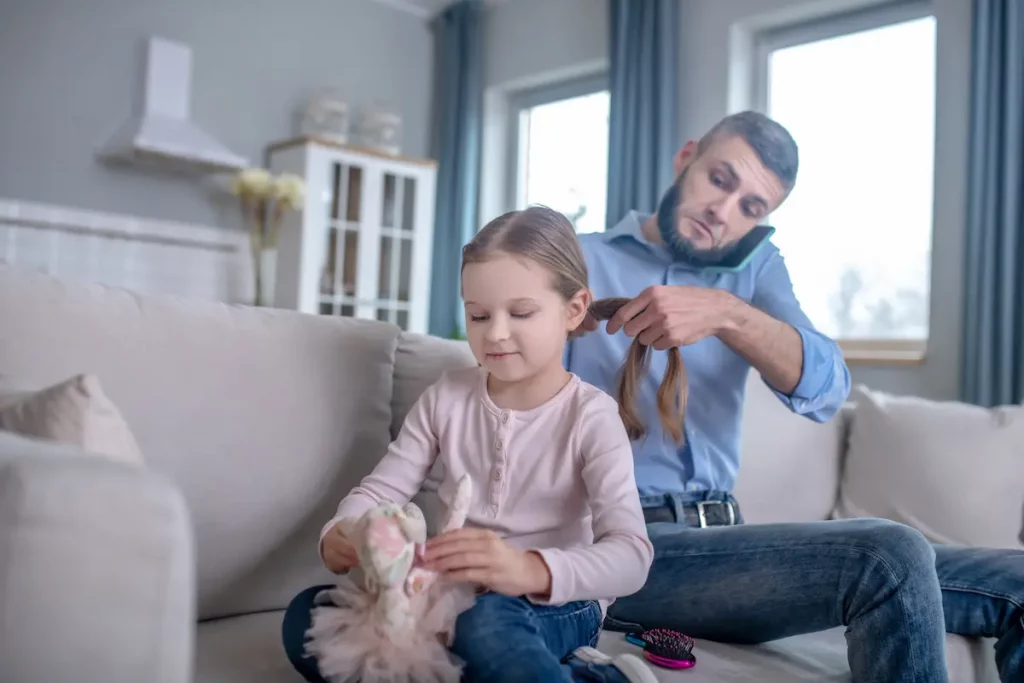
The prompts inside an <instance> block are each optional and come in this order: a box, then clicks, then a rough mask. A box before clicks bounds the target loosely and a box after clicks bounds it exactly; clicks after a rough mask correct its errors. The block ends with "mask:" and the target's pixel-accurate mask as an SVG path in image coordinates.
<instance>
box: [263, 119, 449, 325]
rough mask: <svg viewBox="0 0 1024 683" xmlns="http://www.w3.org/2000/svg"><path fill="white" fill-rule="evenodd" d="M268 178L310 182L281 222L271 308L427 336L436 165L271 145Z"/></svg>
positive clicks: (313, 142)
mask: <svg viewBox="0 0 1024 683" xmlns="http://www.w3.org/2000/svg"><path fill="white" fill-rule="evenodd" d="M267 156H268V159H267V163H268V168H269V169H270V170H271V172H273V173H275V174H277V173H286V172H287V173H295V174H297V175H299V176H301V177H302V178H303V179H304V180H305V182H306V197H305V204H304V207H303V210H302V211H300V212H297V213H292V214H289V215H286V216H285V217H284V223H283V224H282V226H281V231H280V237H279V239H278V253H277V263H276V267H275V275H274V280H275V285H274V303H273V305H274V306H277V307H280V308H293V309H296V310H299V311H303V312H306V313H316V314H321V315H344V316H354V317H358V318H375V319H377V320H384V321H388V322H392V323H394V324H396V325H398V326H399V327H401V328H403V329H405V330H408V331H412V332H421V333H426V331H427V318H428V311H429V305H430V266H431V252H432V249H433V240H434V186H435V180H436V171H437V169H436V164H435V162H434V161H432V160H429V159H414V158H408V157H394V156H389V155H386V154H382V153H378V152H374V151H371V150H365V149H361V148H356V147H350V146H345V145H338V144H335V143H332V142H328V141H323V140H317V139H316V138H300V139H296V140H289V141H286V142H282V143H277V144H275V145H271V146H270V148H269V149H268V152H267Z"/></svg>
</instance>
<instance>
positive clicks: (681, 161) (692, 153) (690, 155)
mask: <svg viewBox="0 0 1024 683" xmlns="http://www.w3.org/2000/svg"><path fill="white" fill-rule="evenodd" d="M696 156H697V141H696V140H690V141H688V142H687V143H686V144H685V145H683V146H682V147H680V148H679V151H678V152H676V155H675V156H674V157H672V170H674V171H675V172H676V176H677V177H678V176H679V174H680V173H682V172H683V169H684V168H686V166H687V164H689V163H690V162H691V161H693V159H694V157H696Z"/></svg>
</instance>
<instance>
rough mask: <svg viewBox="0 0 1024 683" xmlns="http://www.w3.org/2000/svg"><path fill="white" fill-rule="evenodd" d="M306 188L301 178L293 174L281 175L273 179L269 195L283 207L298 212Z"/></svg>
mask: <svg viewBox="0 0 1024 683" xmlns="http://www.w3.org/2000/svg"><path fill="white" fill-rule="evenodd" d="M305 192H306V186H305V183H303V181H302V178H300V177H299V176H297V175H295V174H294V173H282V174H281V175H279V176H278V177H277V178H275V179H274V182H273V188H272V189H271V194H272V195H273V196H274V197H276V198H277V200H278V201H279V202H280V203H281V204H282V205H283V206H286V207H288V208H290V209H293V210H296V211H297V210H299V208H301V206H302V201H303V198H304V197H305Z"/></svg>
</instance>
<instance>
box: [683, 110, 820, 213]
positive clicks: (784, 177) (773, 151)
mask: <svg viewBox="0 0 1024 683" xmlns="http://www.w3.org/2000/svg"><path fill="white" fill-rule="evenodd" d="M733 135H738V136H739V137H741V138H743V140H745V141H746V143H747V144H748V145H750V146H751V147H752V148H753V149H754V152H756V153H757V156H758V157H759V158H760V159H761V163H762V164H764V166H765V168H767V169H768V170H769V171H771V172H772V173H773V174H774V175H775V177H776V178H778V179H779V182H781V183H782V186H783V187H784V188H786V193H787V194H788V193H789V191H790V190H792V189H793V185H795V184H796V172H797V167H798V166H799V165H800V159H799V154H798V152H797V146H796V141H795V140H794V139H793V136H792V135H790V134H789V131H788V130H786V128H785V126H783V125H782V124H780V123H778V122H777V121H774V120H772V119H770V118H768V117H767V116H765V115H764V114H761V113H758V112H756V111H741V112H739V113H737V114H730V115H729V116H726V117H725V118H724V119H722V120H721V121H719V122H718V123H716V124H715V125H714V127H713V128H712V129H711V130H709V131H708V132H707V133H706V134H705V135H704V137H702V138H701V139H700V141H699V142H698V143H697V154H702V153H703V152H704V150H706V149H707V148H708V146H710V145H711V143H712V142H714V141H715V140H717V139H720V138H723V137H731V136H733Z"/></svg>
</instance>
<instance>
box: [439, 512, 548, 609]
mask: <svg viewBox="0 0 1024 683" xmlns="http://www.w3.org/2000/svg"><path fill="white" fill-rule="evenodd" d="M425 560H426V567H427V568H429V569H434V570H436V571H440V572H444V573H445V574H447V575H448V577H449V578H451V579H454V580H456V581H465V582H467V583H476V584H479V585H481V586H484V587H485V588H489V589H490V590H492V591H494V592H496V593H501V594H503V595H508V596H510V597H519V596H521V595H541V596H547V595H548V594H550V592H551V572H550V570H549V569H548V566H547V564H546V563H545V562H544V560H543V559H542V558H541V556H540V555H539V554H537V553H534V552H524V551H522V550H517V549H515V548H513V547H512V546H510V545H508V544H507V543H505V541H503V540H502V539H501V538H499V537H498V535H497V534H495V533H494V532H493V531H488V530H486V529H468V528H466V529H456V530H455V531H449V532H448V533H445V534H441V535H439V536H435V537H434V538H432V539H430V540H428V541H427V552H426V557H425Z"/></svg>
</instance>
